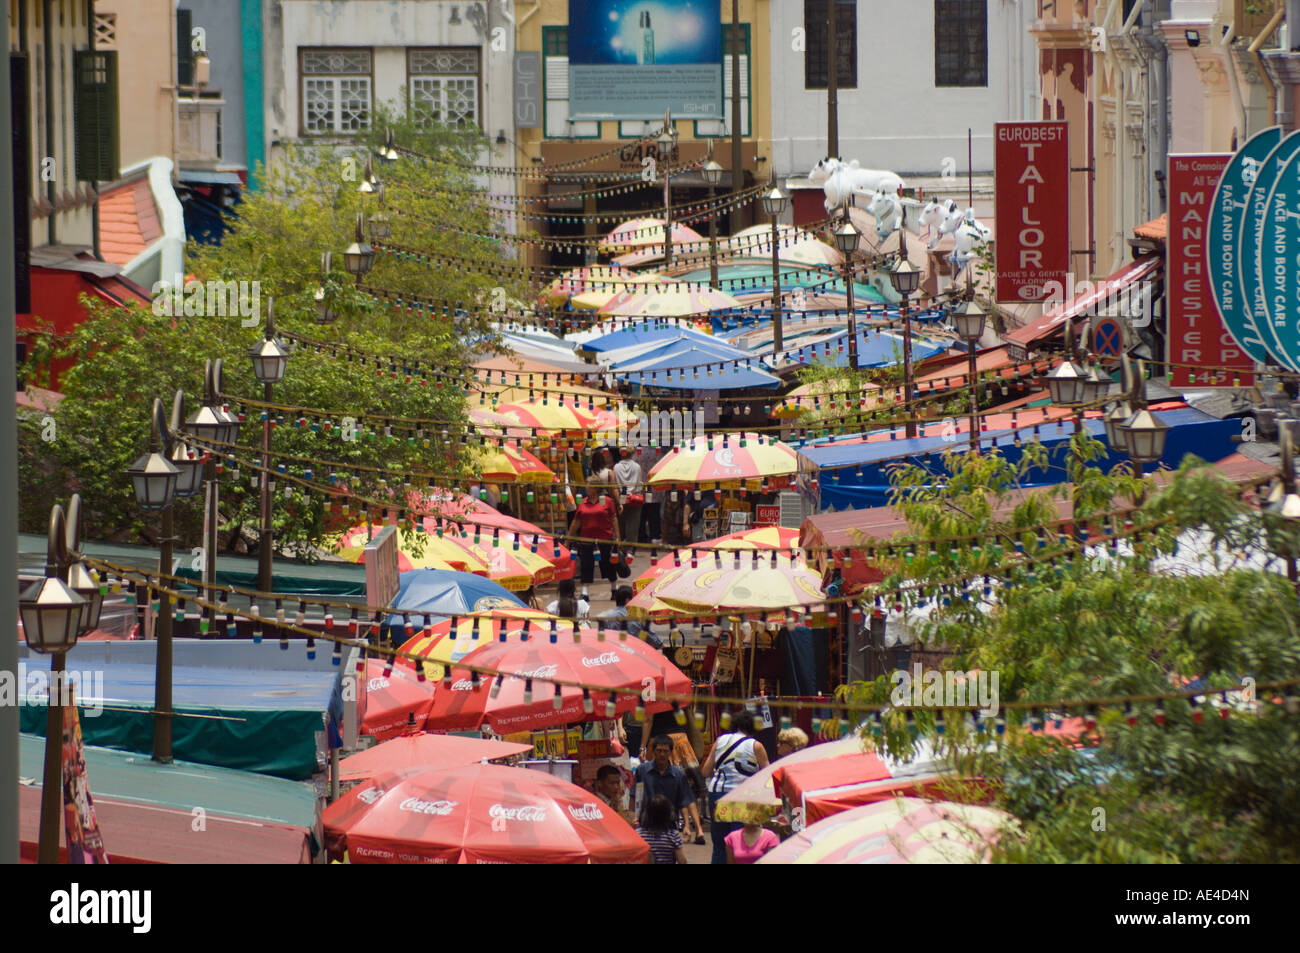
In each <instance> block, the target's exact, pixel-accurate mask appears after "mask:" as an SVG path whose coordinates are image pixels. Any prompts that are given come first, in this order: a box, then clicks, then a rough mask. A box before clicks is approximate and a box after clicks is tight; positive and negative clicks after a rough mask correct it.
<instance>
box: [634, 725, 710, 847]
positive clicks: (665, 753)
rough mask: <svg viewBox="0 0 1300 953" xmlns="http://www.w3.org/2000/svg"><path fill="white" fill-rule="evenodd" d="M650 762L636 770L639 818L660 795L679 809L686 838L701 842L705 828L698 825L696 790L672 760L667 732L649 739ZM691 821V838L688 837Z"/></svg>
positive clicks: (670, 741) (643, 818) (642, 819)
mask: <svg viewBox="0 0 1300 953" xmlns="http://www.w3.org/2000/svg"><path fill="white" fill-rule="evenodd" d="M650 752H651V755H652V756H653V759H654V760H652V761H643V762H641V764H640V765H639V766H638V767H637V769H636V776H635V778H636V780H635V784H636V796H637V817H638V820H641V821H644V820H645V807H646V805H647V804H648V803H649V802H650V798H652V797H654V796H655V795H656V794H662V795H663V796H664V797H666V798H668V800H669V801H670V802H672V805H673V807H674V808H676V809H677V811H679V812H680V814H681V818H682V824H683V826H684V827H685V829H686V837H687V839H688V840H695V841H696V842H697V843H703V842H704V829H703V827H701V825H700V809H699V807H698V806H697V805H696V803H695V792H694V791H693V790H692V789H691V782H690V781H688V780H687V779H686V772H685V771H683V770H682V769H681V768H679V767H677V765H675V764H673V763H672V754H673V742H672V739H671V738H669V737H668V736H667V735H658V736H656V737H655V739H654V741H652V742H651V746H650ZM692 821H694V837H692V836H691V834H692V831H691V828H692V823H691V822H692Z"/></svg>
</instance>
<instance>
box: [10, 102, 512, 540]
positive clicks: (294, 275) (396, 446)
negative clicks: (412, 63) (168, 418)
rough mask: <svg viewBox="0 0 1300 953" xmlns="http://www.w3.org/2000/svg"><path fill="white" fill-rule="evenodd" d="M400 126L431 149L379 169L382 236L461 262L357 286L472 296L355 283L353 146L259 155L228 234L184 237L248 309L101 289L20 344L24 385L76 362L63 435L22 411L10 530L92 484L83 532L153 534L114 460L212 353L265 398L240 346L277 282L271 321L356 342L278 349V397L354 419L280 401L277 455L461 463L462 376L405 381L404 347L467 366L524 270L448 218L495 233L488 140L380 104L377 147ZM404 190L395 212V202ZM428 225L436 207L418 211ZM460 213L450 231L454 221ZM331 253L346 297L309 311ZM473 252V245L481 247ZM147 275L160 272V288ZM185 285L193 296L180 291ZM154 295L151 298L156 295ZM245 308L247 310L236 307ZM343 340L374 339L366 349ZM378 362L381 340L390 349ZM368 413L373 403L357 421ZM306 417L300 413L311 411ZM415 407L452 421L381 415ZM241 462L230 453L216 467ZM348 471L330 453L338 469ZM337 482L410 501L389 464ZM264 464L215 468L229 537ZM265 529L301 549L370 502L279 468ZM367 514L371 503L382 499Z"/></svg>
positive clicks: (256, 428)
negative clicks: (67, 332) (505, 276)
mask: <svg viewBox="0 0 1300 953" xmlns="http://www.w3.org/2000/svg"><path fill="white" fill-rule="evenodd" d="M385 124H391V125H392V126H393V127H394V128H395V132H396V135H397V139H398V142H399V143H400V144H402V145H404V146H406V147H408V148H410V149H412V150H415V151H418V152H421V153H424V154H426V155H429V156H433V157H435V158H436V160H437V161H431V160H426V159H420V158H411V157H403V158H401V159H399V160H398V161H396V162H394V163H392V164H389V165H384V166H379V165H376V166H375V174H376V175H378V176H380V177H381V180H382V181H384V182H385V184H386V191H387V200H388V204H389V206H390V207H389V209H388V214H389V215H390V216H391V218H392V221H393V237H392V239H391V241H392V242H394V243H397V244H403V245H408V246H414V247H421V248H427V249H429V250H430V251H433V252H437V253H441V254H447V255H455V256H456V257H457V258H459V259H464V260H465V262H466V264H465V265H464V266H463V267H459V268H453V267H447V266H445V265H444V266H435V267H430V266H429V265H427V264H424V263H421V262H418V261H410V260H402V259H399V258H396V257H395V256H391V255H384V254H382V253H381V254H379V255H378V256H377V258H376V263H375V267H374V270H373V271H372V272H371V273H370V274H369V275H367V276H366V277H365V282H366V283H367V284H368V285H371V286H373V287H378V288H384V289H389V290H392V291H394V292H398V293H401V294H405V295H420V296H424V297H427V298H435V299H439V300H444V299H445V300H448V301H452V302H457V301H459V302H465V307H464V308H462V309H459V310H455V311H452V312H448V313H447V314H444V313H442V312H441V311H440V312H438V313H435V314H429V313H422V312H421V311H418V310H412V309H409V308H407V309H401V308H398V307H395V306H394V305H393V304H392V303H391V302H389V301H384V300H382V299H379V298H375V297H371V296H369V295H366V294H363V293H361V292H360V291H358V288H357V284H356V282H355V280H354V279H353V278H352V277H351V276H350V275H347V274H346V273H345V272H344V268H343V255H342V252H343V249H344V248H346V247H347V245H348V244H350V243H351V242H352V241H353V237H354V235H353V232H354V229H355V220H356V214H357V212H358V211H362V210H364V211H366V212H367V213H368V214H371V213H373V212H374V211H375V210H376V207H377V200H376V198H375V197H374V196H364V195H362V194H361V193H359V192H358V191H357V186H358V184H359V183H360V181H361V177H362V175H363V174H364V168H365V156H364V150H361V149H355V148H354V149H351V150H344V149H340V148H337V147H324V146H311V145H304V146H292V147H289V148H287V149H286V151H285V153H284V155H283V157H282V159H280V160H278V161H277V162H276V163H275V164H274V166H273V167H272V168H271V169H269V170H263V169H259V174H258V181H259V188H258V189H256V190H250V191H249V192H248V194H247V195H246V196H245V198H244V200H243V201H242V202H241V203H240V204H239V206H238V207H237V210H236V213H235V216H234V219H233V221H232V222H231V224H230V228H229V231H228V233H227V234H226V236H225V238H224V240H223V242H222V243H221V244H220V245H204V246H200V245H195V244H193V243H192V244H191V245H190V247H189V249H188V267H189V268H190V272H191V275H192V277H193V278H194V279H197V280H199V281H208V280H217V281H222V282H236V283H238V282H248V283H249V284H248V285H247V286H246V288H248V289H251V288H252V287H253V285H252V283H253V282H256V283H257V285H256V287H257V288H258V289H259V295H258V299H259V304H260V307H259V308H258V309H257V313H256V314H254V315H252V316H250V317H245V316H244V315H241V314H239V313H217V311H218V310H221V311H223V312H228V311H231V310H232V309H231V308H228V307H227V308H222V309H216V308H212V307H210V304H211V301H212V298H211V296H208V297H207V298H204V299H201V300H202V301H204V302H205V304H203V305H200V306H195V307H189V306H186V307H182V308H181V309H177V313H175V314H171V313H168V312H169V311H171V310H174V309H172V308H171V307H170V303H169V304H164V305H159V303H158V302H157V301H155V307H154V308H153V309H149V308H121V307H109V306H107V305H105V304H104V303H102V302H94V301H90V300H89V299H86V303H85V306H86V310H87V315H88V317H87V320H86V321H85V322H84V323H82V324H81V325H80V326H79V327H78V328H77V329H76V331H75V332H74V333H73V334H72V335H71V336H70V337H68V338H66V339H59V338H56V337H55V336H53V335H52V334H45V335H43V336H42V337H41V338H40V339H39V340H38V341H37V342H36V343H35V345H34V347H33V348H32V352H31V359H30V365H31V367H30V371H31V373H30V374H29V376H30V377H31V378H32V379H33V382H34V383H49V381H48V376H46V377H44V378H43V377H42V369H48V368H49V366H50V364H51V362H52V361H53V360H55V359H58V358H65V359H66V358H73V359H74V360H75V366H73V367H72V369H71V370H69V371H67V372H66V373H64V374H63V375H62V377H61V380H60V381H59V388H60V390H61V391H62V392H63V393H64V394H65V399H64V400H63V401H62V402H61V403H60V404H59V405H58V407H57V409H56V410H55V411H54V412H53V416H54V417H55V419H56V423H57V433H58V438H57V439H56V440H54V441H53V442H45V441H42V440H40V439H39V437H40V434H39V432H38V428H37V427H36V425H35V423H29V425H28V426H26V427H24V428H23V431H22V434H21V439H20V444H21V446H20V458H21V466H22V475H23V508H22V514H21V515H22V528H23V529H24V530H27V531H33V532H43V531H44V520H45V519H46V517H47V515H48V505H49V502H51V501H52V500H53V499H55V498H58V497H66V496H67V495H68V494H69V493H70V492H72V491H74V490H80V492H81V493H82V496H83V498H84V502H85V509H84V519H85V536H86V537H87V538H91V539H94V538H112V539H118V540H132V539H139V540H152V539H154V538H155V535H154V534H155V530H154V529H153V521H152V519H149V518H145V517H144V514H142V513H141V512H140V511H139V510H138V509H137V508H136V506H135V503H134V501H133V499H132V496H131V490H130V486H129V482H128V481H127V479H126V477H125V475H124V473H123V471H124V469H125V468H126V467H127V466H128V465H129V464H130V463H131V462H132V461H133V460H134V459H135V458H136V457H137V456H139V455H140V454H141V453H142V452H143V450H144V449H145V446H146V444H147V442H148V430H149V417H148V412H149V407H150V406H151V404H152V401H153V400H154V398H156V397H157V398H162V399H163V401H164V404H165V406H167V407H168V408H170V405H171V396H172V394H173V393H174V392H175V390H177V389H181V390H183V391H184V392H185V394H186V395H187V410H189V411H193V410H194V409H196V408H197V406H198V404H199V403H200V401H201V397H202V382H203V367H204V361H205V359H209V358H221V359H222V360H223V362H224V365H225V381H224V392H225V393H226V394H228V395H231V397H232V398H234V399H239V398H251V399H261V398H262V397H263V393H262V388H261V386H260V385H259V384H258V383H257V382H256V380H255V379H254V376H253V373H252V365H251V362H250V360H249V358H248V351H249V349H250V347H252V346H253V345H254V344H255V343H256V342H257V341H258V340H259V339H260V338H261V337H262V336H263V334H264V321H265V316H266V310H267V304H268V302H269V300H270V299H271V298H274V300H275V320H276V327H277V330H278V331H280V332H297V333H298V334H303V335H307V336H309V337H311V338H313V339H316V340H320V341H323V342H328V343H331V344H338V345H345V346H346V347H347V348H349V349H352V350H351V352H349V351H346V350H345V351H341V352H340V353H339V354H338V356H335V355H334V354H332V353H331V351H330V350H329V349H326V348H316V347H311V346H306V347H298V348H296V350H294V353H293V354H292V355H291V357H290V359H289V366H288V372H287V374H286V376H285V379H284V381H283V382H282V383H280V384H278V385H276V386H275V389H274V401H275V403H276V404H279V405H284V406H289V407H303V408H319V409H321V410H324V411H332V412H334V413H335V414H337V415H340V416H341V415H347V416H351V417H353V418H355V420H356V421H357V432H356V439H351V440H349V439H345V436H346V435H345V434H344V433H343V432H342V430H341V428H340V427H339V418H338V417H335V418H334V419H333V426H332V427H329V426H325V425H323V424H324V423H325V421H326V420H327V419H328V418H321V419H308V420H306V422H305V423H306V425H305V426H299V425H298V423H299V421H298V415H297V414H294V413H289V412H286V413H277V414H276V415H275V418H274V422H275V426H274V429H273V436H272V446H273V449H274V450H275V451H276V452H277V453H282V454H286V455H296V456H300V457H307V458H314V459H317V460H324V461H334V462H338V463H339V464H342V465H349V464H350V465H354V466H369V467H376V468H385V469H391V470H393V471H395V472H397V473H402V472H406V471H409V470H411V469H416V470H424V471H433V472H437V473H440V474H447V477H446V479H445V481H444V480H440V481H439V482H440V484H444V485H452V484H454V483H455V482H457V476H458V475H463V476H465V477H470V476H472V455H471V454H467V452H466V445H465V443H464V442H463V439H458V437H457V435H456V430H455V428H456V427H457V425H458V424H461V423H463V422H464V420H465V417H464V413H465V394H464V393H463V392H462V391H461V389H460V388H459V387H457V386H456V385H454V384H453V383H452V382H443V381H440V380H436V379H428V382H427V384H422V383H421V381H420V379H419V375H415V379H413V380H408V379H407V375H406V373H405V370H406V362H408V361H409V362H410V364H415V363H416V362H418V364H419V365H420V366H421V367H423V368H425V369H426V370H427V369H429V368H435V369H436V370H437V371H439V372H441V373H444V374H446V375H450V376H451V377H452V378H455V377H458V376H459V377H463V376H464V375H465V373H466V369H467V367H468V365H469V363H470V361H471V357H472V354H473V353H475V352H476V351H490V350H492V349H493V348H494V347H495V346H496V344H495V342H496V340H497V339H496V337H495V334H494V330H493V321H492V317H493V316H492V315H491V314H490V313H488V312H487V310H486V306H484V307H482V308H480V306H479V305H478V304H476V302H480V301H489V300H490V299H492V298H494V297H499V295H494V291H495V289H497V288H503V290H504V292H505V294H507V295H512V296H513V295H517V294H518V293H519V290H520V289H519V287H517V286H516V284H514V283H508V282H507V283H503V281H502V278H501V277H500V275H499V274H495V273H491V270H492V269H489V268H487V267H486V266H489V265H490V266H494V268H495V267H496V266H500V265H501V264H502V263H503V258H502V252H501V249H500V248H499V247H498V246H497V245H496V243H494V242H491V241H489V240H487V239H483V240H478V239H471V238H468V237H466V236H465V235H464V234H461V233H460V232H481V233H485V234H486V233H487V232H488V231H489V221H488V214H487V212H486V210H485V205H484V203H483V201H482V196H481V195H480V194H479V190H477V189H476V188H475V180H474V179H473V177H472V175H471V170H469V169H468V168H466V165H465V164H466V163H467V162H472V161H476V159H477V157H478V156H479V155H480V154H481V146H482V142H481V140H479V139H477V138H476V137H472V136H467V135H465V134H464V133H461V132H459V131H457V130H448V129H437V128H434V129H418V128H416V127H415V125H414V124H413V123H411V122H409V121H407V120H404V119H401V118H400V117H394V116H391V115H389V116H386V117H385V116H381V117H380V120H379V122H377V124H376V129H375V130H374V131H373V132H372V133H371V138H372V139H373V140H374V142H371V143H367V145H376V144H378V142H379V141H381V140H382V137H383V126H384V125H385ZM399 207H400V208H401V210H402V211H401V212H399V211H397V209H398V208H399ZM429 223H432V224H429ZM453 229H455V230H458V231H453ZM324 251H332V252H333V269H332V271H331V272H330V274H329V275H328V276H327V277H326V278H325V280H324V285H325V287H326V288H327V291H328V298H329V301H330V302H331V304H332V305H333V306H334V310H335V311H336V312H337V314H338V319H337V320H336V321H335V322H333V323H331V324H321V323H319V320H318V312H317V308H316V305H315V301H314V295H315V292H316V289H317V288H318V287H319V286H321V284H322V276H321V270H320V267H321V253H322V252H324ZM476 263H482V265H481V266H480V265H478V264H476ZM154 290H155V293H157V292H158V291H160V290H163V289H154ZM189 297H190V295H189V292H188V291H187V292H186V299H185V300H186V301H188V300H189ZM160 311H161V312H162V313H159V312H160ZM246 324H247V325H250V326H245V325H246ZM349 353H357V354H362V355H366V356H368V357H369V358H370V359H369V360H367V361H362V360H360V359H351V358H350V357H349V356H348V355H349ZM390 356H391V358H392V360H391V362H390V361H389V360H383V361H380V362H377V361H376V360H374V359H375V358H378V357H383V358H389V357H390ZM367 415H375V416H376V417H377V418H379V419H377V420H367V419H366V418H367ZM309 416H310V415H309ZM397 417H409V418H423V419H429V420H434V421H442V422H445V424H444V425H443V427H445V428H447V429H448V430H449V433H447V434H445V435H444V433H443V427H438V426H434V427H430V428H425V429H424V432H422V433H420V434H411V433H409V432H408V430H407V429H406V428H405V427H404V425H402V424H400V423H398V422H395V421H394V422H392V423H391V426H386V425H387V424H388V421H386V420H385V419H384V418H397ZM261 423H262V421H261V418H260V413H252V412H250V413H249V415H248V418H247V419H246V420H245V422H244V426H243V427H242V428H241V431H240V436H239V443H240V445H241V447H242V448H244V449H243V452H241V453H240V454H239V455H238V456H239V457H240V458H241V459H244V460H245V461H247V460H249V459H251V458H250V453H251V452H252V451H255V450H257V449H258V448H260V441H261V429H262V428H261ZM284 466H285V469H284V470H283V471H282V472H283V473H285V474H286V475H296V476H299V477H303V478H307V477H308V474H310V478H311V479H312V480H313V481H315V482H317V483H321V482H324V481H326V480H329V479H330V474H327V473H324V472H322V471H323V470H325V469H329V468H325V467H322V466H319V465H317V466H312V465H311V464H308V463H293V462H285V463H284ZM234 469H236V468H235V467H232V465H231V464H230V463H227V464H226V470H227V473H229V472H231V471H232V470H234ZM336 470H337V472H339V473H340V475H342V470H341V468H336ZM359 476H360V478H359V480H357V481H356V482H354V483H351V484H349V483H348V482H346V481H345V480H343V479H339V480H338V481H332V482H333V487H334V491H335V492H336V493H338V494H339V495H343V494H344V492H345V488H346V487H349V486H350V488H351V493H352V494H353V495H355V496H369V497H371V498H375V499H379V500H390V499H391V500H392V501H393V503H394V505H395V506H402V505H404V504H405V502H406V497H407V493H408V490H419V489H422V488H423V487H421V486H414V487H408V486H404V485H402V483H401V481H399V480H391V479H390V480H381V477H380V476H378V475H365V474H360V475H359ZM255 481H256V474H255V473H254V472H253V470H252V468H251V467H250V466H248V464H247V463H245V465H244V467H243V468H240V469H239V478H238V479H230V478H226V479H223V481H222V483H223V485H222V496H221V506H222V509H221V516H222V521H221V522H222V530H223V532H224V534H225V535H224V538H223V542H222V546H223V548H227V549H243V548H244V547H246V546H255V545H256V539H257V537H256V533H255V532H254V530H255V528H256V527H257V525H258V494H257V490H256V486H255ZM274 499H275V503H274V507H273V510H274V522H275V527H276V543H277V547H279V548H280V549H282V550H287V551H289V552H291V553H294V554H297V555H302V556H308V557H310V556H311V555H312V554H313V553H314V552H315V547H317V546H318V545H319V544H320V543H321V542H322V541H323V540H324V539H325V538H326V537H327V536H328V535H329V534H330V533H331V532H332V531H335V530H337V529H338V528H339V525H340V524H341V523H356V522H359V521H360V520H361V519H362V517H361V516H360V514H359V511H358V506H357V505H356V504H355V503H353V505H352V507H351V513H350V514H347V515H345V514H342V513H341V512H338V511H336V512H335V513H334V514H330V513H328V512H327V511H326V508H325V494H322V493H304V492H303V491H302V490H301V488H298V487H294V486H292V485H290V484H289V481H287V480H284V479H281V480H279V481H278V485H277V487H276V491H275V495H274ZM375 515H376V516H379V515H380V514H379V513H376V514H375ZM201 521H202V513H201V497H198V498H195V499H194V500H191V501H182V502H179V503H178V505H177V528H178V532H179V535H180V537H181V538H182V539H183V540H187V541H188V540H196V541H197V539H198V536H199V532H200V528H201Z"/></svg>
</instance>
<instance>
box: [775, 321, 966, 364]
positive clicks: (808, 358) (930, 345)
mask: <svg viewBox="0 0 1300 953" xmlns="http://www.w3.org/2000/svg"><path fill="white" fill-rule="evenodd" d="M841 345H842V346H843V350H840V348H841ZM946 350H948V346H947V345H946V344H937V343H935V342H933V341H927V340H924V339H921V338H916V337H913V338H912V362H913V363H914V364H915V363H916V362H917V361H924V360H926V359H927V358H931V357H934V356H935V355H936V354H942V353H943V352H944V351H946ZM787 353H789V354H790V355H791V357H792V358H793V359H794V360H796V361H798V362H799V363H800V364H829V365H831V366H833V367H848V364H849V332H848V330H847V329H846V330H845V331H844V332H843V333H842V334H836V335H834V336H833V337H828V338H826V339H825V340H823V341H819V342H817V343H816V344H810V345H808V346H806V347H801V348H799V349H798V350H797V351H788V352H787ZM902 353H903V335H902V334H900V333H899V332H897V331H873V330H871V329H870V328H865V329H859V330H858V367H886V366H888V365H891V364H897V363H901V361H902V357H901V355H902Z"/></svg>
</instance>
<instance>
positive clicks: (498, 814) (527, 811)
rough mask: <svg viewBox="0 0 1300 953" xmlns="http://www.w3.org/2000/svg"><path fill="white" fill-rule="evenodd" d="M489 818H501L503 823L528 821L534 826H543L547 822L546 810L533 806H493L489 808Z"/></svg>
mask: <svg viewBox="0 0 1300 953" xmlns="http://www.w3.org/2000/svg"><path fill="white" fill-rule="evenodd" d="M488 817H491V818H500V819H501V820H503V821H528V822H530V823H532V824H541V823H542V822H543V821H545V820H546V808H544V807H537V806H536V805H533V804H526V805H524V806H523V807H506V806H505V805H503V804H493V805H492V806H491V807H490V808H488Z"/></svg>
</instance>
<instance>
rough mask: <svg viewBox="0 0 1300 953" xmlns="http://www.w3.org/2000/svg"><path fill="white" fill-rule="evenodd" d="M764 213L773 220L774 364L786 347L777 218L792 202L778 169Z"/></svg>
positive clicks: (773, 177)
mask: <svg viewBox="0 0 1300 953" xmlns="http://www.w3.org/2000/svg"><path fill="white" fill-rule="evenodd" d="M762 202H763V214H764V215H766V216H767V217H768V218H770V219H771V220H772V361H773V366H776V365H777V364H779V363H780V360H781V357H780V355H781V350H782V348H783V347H784V343H783V341H782V331H783V328H782V321H783V318H782V314H781V257H780V249H779V247H778V245H779V239H778V232H777V220H778V219H779V218H780V217H781V216H782V215H784V214H785V210H786V208H787V207H788V206H789V204H790V199H789V198H788V197H787V196H786V194H785V193H784V192H782V191H781V190H780V189H779V188H777V185H776V170H775V169H773V170H772V180H771V183H770V188H768V190H767V191H766V192H764V193H763V199H762Z"/></svg>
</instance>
